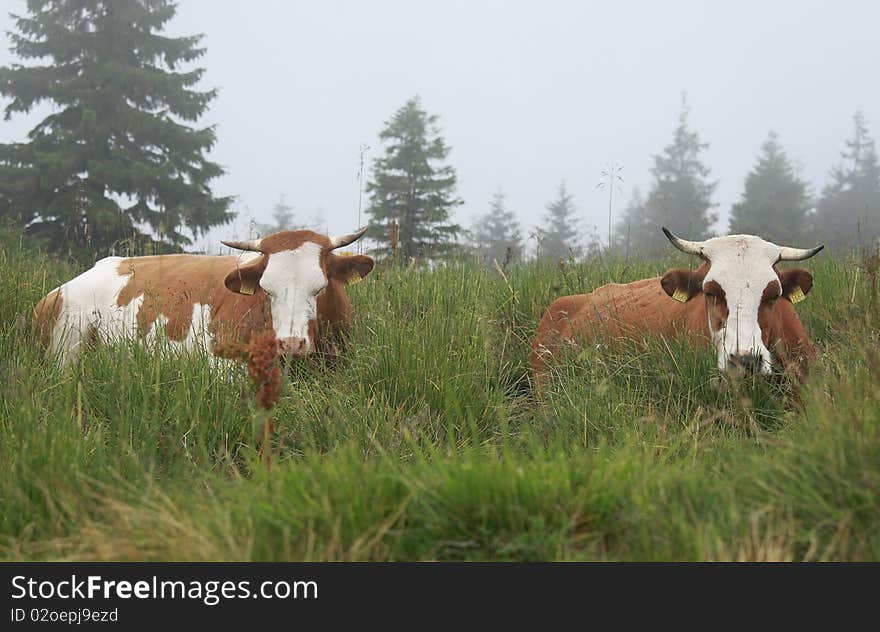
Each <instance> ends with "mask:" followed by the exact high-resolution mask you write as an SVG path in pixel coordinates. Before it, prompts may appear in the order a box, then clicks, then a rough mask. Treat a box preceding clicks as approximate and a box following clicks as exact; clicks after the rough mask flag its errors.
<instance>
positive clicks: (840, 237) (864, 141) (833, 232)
mask: <svg viewBox="0 0 880 632" xmlns="http://www.w3.org/2000/svg"><path fill="white" fill-rule="evenodd" d="M853 123H854V130H853V136H852V138H851V139H850V140H848V141H846V149H845V150H844V151H843V152H842V154H841V155H842V158H843V162H842V163H841V164H840V165H838V166H837V167H835V168H833V169H832V170H831V182H830V183H829V184H828V186H826V187H825V189H824V190H823V191H822V198H821V200H820V201H819V205H818V207H817V217H816V223H817V225H818V235H817V238H818V239H819V240H821V241H823V242H825V243H827V244H829V245H830V246H831V247H834V248H846V247H848V246H852V245H854V244H856V243H860V244H861V245H863V246H865V245H868V244H872V243H873V242H874V240H875V239H876V238H877V237H878V236H880V161H878V158H877V145H876V144H875V142H874V139H873V138H871V135H870V133H869V130H868V122H867V121H866V120H865V116H864V115H863V114H862V113H861V112H856V114H855V116H854V117H853Z"/></svg>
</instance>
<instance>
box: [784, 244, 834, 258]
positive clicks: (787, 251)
mask: <svg viewBox="0 0 880 632" xmlns="http://www.w3.org/2000/svg"><path fill="white" fill-rule="evenodd" d="M824 247H825V246H824V245H823V246H816V247H815V248H789V247H788V246H780V247H779V260H780V261H803V260H804V259H809V258H810V257H812V256H813V255H817V254H819V251H820V250H822V249H823V248H824Z"/></svg>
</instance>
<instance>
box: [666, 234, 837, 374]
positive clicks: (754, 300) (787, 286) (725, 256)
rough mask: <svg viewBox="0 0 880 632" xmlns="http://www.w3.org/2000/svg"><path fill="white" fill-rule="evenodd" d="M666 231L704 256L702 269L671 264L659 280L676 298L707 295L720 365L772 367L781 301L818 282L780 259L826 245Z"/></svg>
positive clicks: (679, 243)
mask: <svg viewBox="0 0 880 632" xmlns="http://www.w3.org/2000/svg"><path fill="white" fill-rule="evenodd" d="M663 232H664V233H665V234H666V237H667V238H668V239H669V241H671V242H672V245H673V246H675V247H676V248H678V249H679V250H681V251H682V252H686V253H687V254H690V255H696V256H698V257H700V258H701V259H702V260H703V261H704V262H705V263H704V264H703V265H702V266H700V268H699V269H698V270H684V269H677V270H670V271H669V272H667V273H666V274H665V275H663V278H662V279H661V281H660V283H661V285H662V286H663V290H664V291H665V292H666V293H667V294H668V295H669V296H670V297H672V298H674V299H675V300H677V301H681V302H682V303H686V302H688V301H690V300H693V299H695V298H698V297H700V298H701V299H702V300H704V301H705V304H706V318H707V319H708V321H709V334H710V336H711V337H712V342H713V343H714V345H715V351H716V353H717V356H718V368H719V369H720V370H726V369H730V368H735V367H738V368H741V369H745V370H747V371H757V372H760V373H769V372H770V370H771V363H772V357H771V355H770V350H769V348H768V347H769V345H770V326H771V323H772V321H773V310H774V309H775V308H776V304H777V302H778V301H779V300H783V301H791V302H792V303H797V302H798V301H800V300H802V299H803V298H804V296H805V295H806V294H807V293H808V292H809V291H810V288H812V286H813V277H812V275H811V274H810V273H809V272H807V271H806V270H803V269H801V268H797V269H789V270H782V271H780V270H777V268H776V264H777V263H778V262H780V261H802V260H804V259H809V258H810V257H812V256H813V255H815V254H816V253H818V252H819V251H820V250H822V248H823V247H824V246H817V247H816V248H789V247H787V246H777V245H776V244H773V243H770V242H769V241H764V240H763V239H761V238H760V237H755V236H754V235H729V236H727V237H715V238H713V239H707V240H706V241H687V240H685V239H681V238H679V237H676V236H675V235H673V234H672V233H671V232H670V231H669V230H667V229H666V228H663Z"/></svg>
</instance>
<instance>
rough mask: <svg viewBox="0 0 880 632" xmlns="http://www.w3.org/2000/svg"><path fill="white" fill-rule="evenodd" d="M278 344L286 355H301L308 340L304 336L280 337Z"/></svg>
mask: <svg viewBox="0 0 880 632" xmlns="http://www.w3.org/2000/svg"><path fill="white" fill-rule="evenodd" d="M280 346H281V350H282V351H283V352H284V353H285V354H286V355H303V354H304V353H305V352H306V350H307V348H308V342H307V341H306V339H305V338H282V339H281V340H280Z"/></svg>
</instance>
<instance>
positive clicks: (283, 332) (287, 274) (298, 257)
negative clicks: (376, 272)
mask: <svg viewBox="0 0 880 632" xmlns="http://www.w3.org/2000/svg"><path fill="white" fill-rule="evenodd" d="M268 258H269V261H268V263H267V264H266V269H265V270H264V271H263V275H262V276H261V277H260V287H262V288H263V291H265V292H266V295H267V296H268V297H269V306H270V308H271V311H272V326H273V328H274V329H275V335H276V337H277V338H278V339H279V340H286V339H296V340H301V341H302V342H301V343H299V344H300V345H302V346H303V347H304V348H298V349H297V352H298V353H300V354H305V353H308V352H309V351H310V350H311V346H312V344H313V343H312V340H311V339H310V337H309V321H313V320H315V319H316V318H317V316H318V294H320V293H321V292H323V291H324V288H326V287H327V276H326V274H325V272H324V269H323V268H322V266H321V246H320V245H319V244H316V243H315V242H312V241H307V242H305V243H303V244H302V245H301V246H299V247H298V248H295V249H294V250H282V251H281V252H276V253H272V254H270V255H268Z"/></svg>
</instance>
